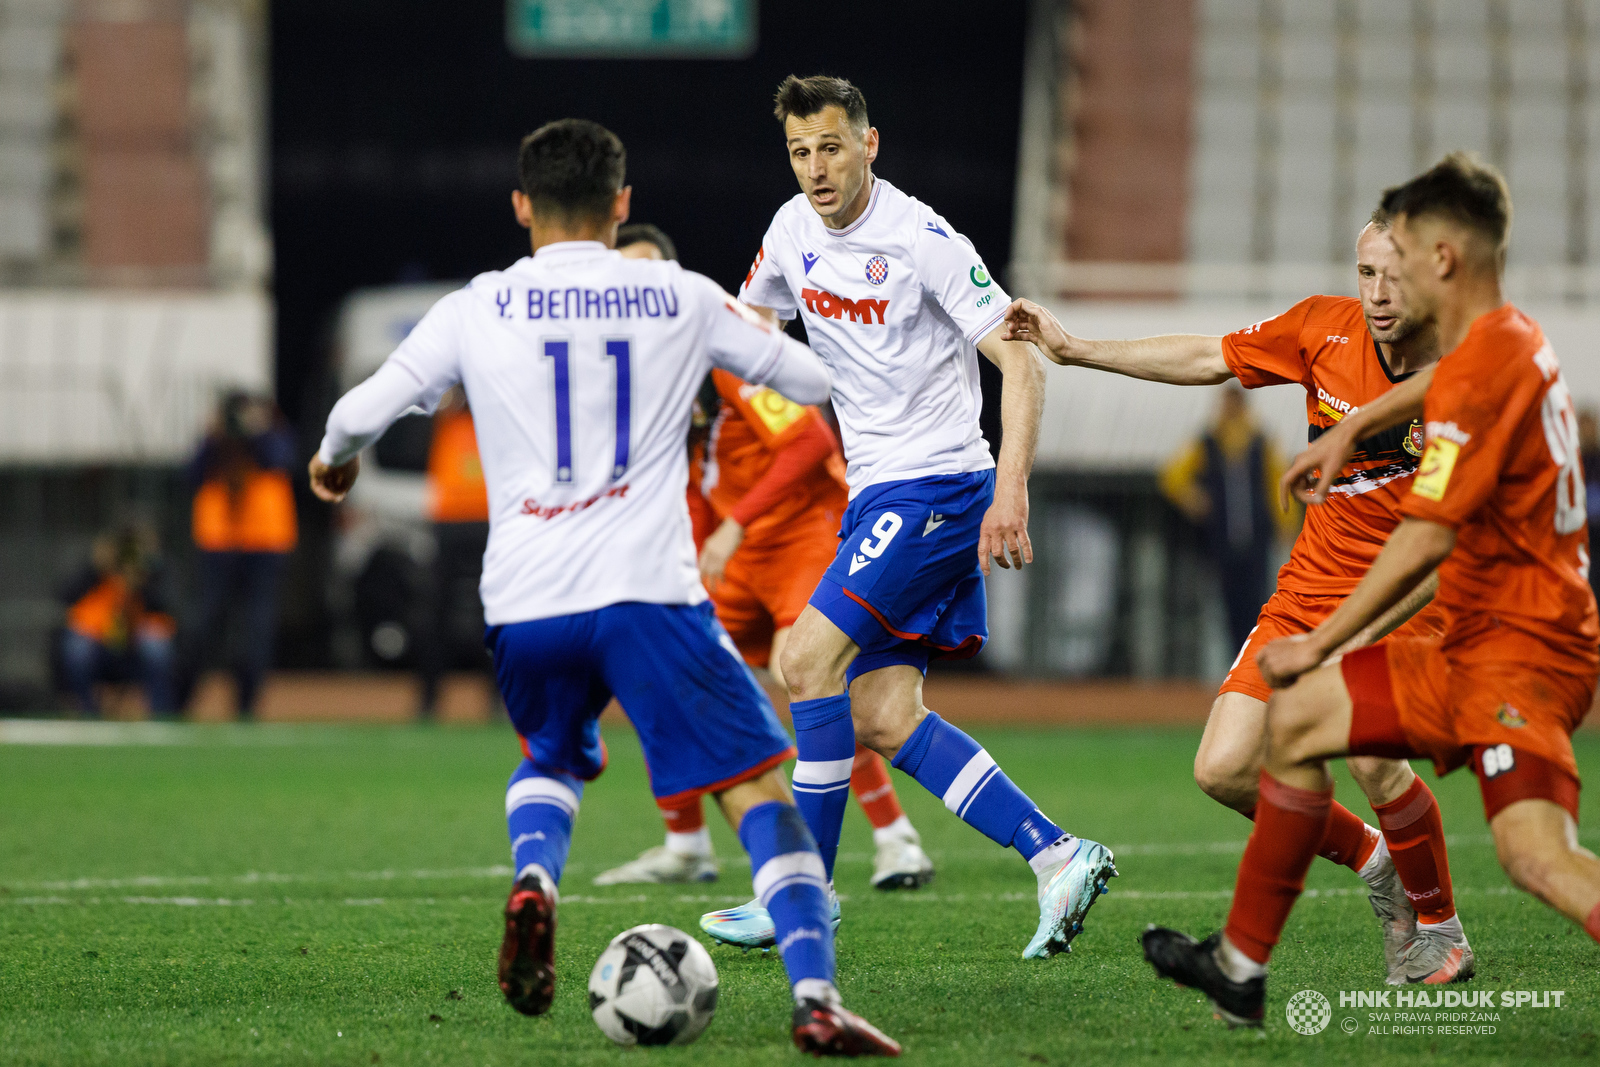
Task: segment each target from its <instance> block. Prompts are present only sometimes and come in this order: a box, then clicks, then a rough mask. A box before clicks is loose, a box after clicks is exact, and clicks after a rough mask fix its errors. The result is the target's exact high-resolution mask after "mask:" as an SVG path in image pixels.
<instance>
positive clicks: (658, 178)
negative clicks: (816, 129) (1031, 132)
mask: <svg viewBox="0 0 1600 1067" xmlns="http://www.w3.org/2000/svg"><path fill="white" fill-rule="evenodd" d="M1024 7H1025V5H1024V4H1023V3H1022V2H1021V0H1001V2H996V3H990V4H985V5H982V6H981V7H978V8H973V7H970V6H967V5H959V6H958V5H954V4H948V5H947V4H943V3H908V2H899V3H862V2H856V3H840V2H836V0H817V2H807V3H804V4H801V3H794V2H780V0H767V2H765V3H763V4H761V8H760V37H759V45H758V47H757V50H756V52H755V53H754V55H752V56H751V57H750V58H748V59H745V60H704V61H701V60H692V61H686V60H644V61H641V60H625V61H624V60H527V59H518V58H516V57H514V56H512V55H511V54H510V52H509V51H508V50H507V48H506V45H505V30H504V19H505V14H504V12H505V8H504V5H503V3H499V2H496V0H461V2H457V3H451V4H439V3H436V2H425V0H389V2H386V3H382V4H377V3H373V2H371V0H361V2H356V0H275V2H274V3H273V4H272V5H271V18H272V40H271V70H272V78H271V81H272V99H271V120H272V145H271V156H272V201H271V205H272V206H271V210H272V220H271V222H272V229H273V234H274V240H275V242H276V267H275V282H274V285H275V289H276V298H277V309H278V321H277V327H278V331H277V346H278V363H277V371H278V378H277V381H278V395H279V398H280V402H281V403H282V405H283V407H284V409H285V411H286V413H287V414H288V416H289V418H290V419H291V421H293V422H295V423H297V424H298V425H299V426H300V428H301V431H302V438H303V439H304V440H305V441H306V442H307V448H308V451H309V447H310V444H311V443H312V442H314V441H315V439H316V436H317V429H318V426H317V424H318V423H319V422H320V420H321V419H322V417H323V415H324V413H325V405H326V404H327V403H329V401H330V398H329V397H328V394H327V386H326V367H325V361H326V355H327V347H328V345H327V341H328V337H329V333H330V330H331V326H332V323H333V319H334V316H335V315H336V313H337V310H338V305H339V302H340V301H341V300H342V299H343V297H344V296H345V295H346V294H347V293H348V292H350V291H351V290H352V289H355V288H358V287H361V286H366V285H381V284H387V283H390V282H396V281H418V280H441V279H456V278H461V279H465V278H468V277H470V276H472V275H473V274H475V273H477V272H479V271H482V270H490V269H495V268H499V267H503V266H505V265H506V264H508V263H509V262H511V261H512V260H514V259H515V258H517V257H518V256H521V255H526V254H527V252H528V244H527V236H526V233H525V231H523V230H521V229H519V228H518V227H517V225H516V223H515V221H514V220H513V219H512V217H511V209H510V191H511V189H512V188H513V186H514V184H515V178H516V167H515V158H516V147H517V142H518V141H519V139H520V138H521V137H522V136H523V135H524V134H526V133H528V132H529V131H530V130H532V129H534V128H535V127H537V126H538V125H540V124H541V123H543V122H546V121H548V120H550V119H555V118H562V117H566V116H581V117H586V118H592V119H595V120H597V121H599V122H602V123H604V124H605V125H606V126H609V127H610V128H611V129H613V130H615V131H616V133H617V134H618V135H619V136H620V137H621V138H622V140H623V142H624V143H625V144H626V145H627V148H628V171H629V181H630V183H631V184H632V185H633V187H634V197H633V205H634V209H633V210H634V214H633V218H634V220H635V221H640V222H654V223H656V224H657V225H659V226H661V227H662V228H664V229H665V230H666V231H667V232H668V233H670V234H671V235H672V237H673V239H674V240H675V241H676V242H677V244H678V249H679V255H680V257H681V259H682V260H683V262H684V264H685V266H687V267H689V268H690V269H693V270H698V271H701V272H702V273H705V274H708V275H710V276H711V277H712V278H715V279H716V280H717V281H719V282H721V283H722V284H723V285H724V286H726V287H728V288H730V289H732V288H734V287H735V286H737V284H738V283H739V281H740V280H741V279H742V278H743V277H744V273H745V270H746V269H747V268H748V266H749V263H750V260H751V258H752V256H753V255H754V254H755V250H756V248H757V246H758V245H759V244H760V241H761V236H762V234H763V233H765V231H766V227H767V224H768V222H769V221H770V220H771V218H772V214H773V212H774V211H775V210H776V209H777V208H778V206H779V205H780V204H781V203H782V202H783V201H784V200H786V199H788V198H789V197H790V196H793V195H794V194H795V192H796V191H797V186H796V184H795V181H794V177H793V175H792V174H791V173H790V171H789V168H788V165H787V162H786V158H785V154H784V151H783V143H782V136H781V131H780V129H779V127H778V125H777V123H776V121H775V120H774V119H773V117H772V105H771V99H772V93H773V90H774V89H775V88H776V86H777V83H778V82H779V81H780V80H781V79H782V78H783V76H784V75H786V74H790V73H798V74H802V75H804V74H812V73H819V72H822V73H832V74H839V75H842V76H845V77H848V78H850V79H851V80H852V81H854V82H855V83H856V84H857V85H859V86H860V87H861V89H862V91H863V92H864V93H865V94H866V97H867V104H868V109H869V111H870V113H871V117H872V122H873V124H874V125H875V126H877V127H878V129H879V131H880V133H881V134H882V138H883V144H882V150H881V154H880V158H879V162H878V165H877V168H876V170H877V173H878V174H880V175H882V176H883V177H885V178H888V179H889V180H890V181H893V182H894V183H895V184H896V185H898V186H899V187H900V188H902V189H904V190H906V191H907V192H909V193H910V194H912V195H913V196H916V197H918V198H919V199H921V200H924V201H926V202H927V203H929V204H930V205H932V206H933V207H934V208H935V209H936V210H937V211H939V212H940V213H942V214H943V215H944V216H945V217H946V218H948V219H949V220H950V221H951V222H952V223H954V224H955V225H956V226H957V227H958V228H959V229H960V230H962V231H963V232H964V233H966V234H967V236H968V237H970V238H971V239H972V241H973V243H974V244H976V245H977V247H978V249H979V251H980V252H981V253H982V254H983V256H984V258H985V259H986V260H987V261H988V262H989V264H990V266H991V267H992V268H993V269H995V270H997V271H998V270H1001V269H1002V268H1003V266H1004V264H1005V263H1006V262H1007V261H1008V260H1009V258H1010V244H1011V222H1012V220H1011V212H1012V199H1013V192H1014V185H1015V172H1016V156H1017V123H1018V113H1019V104H1020V99H1021V84H1022V82H1021V61H1022V54H1023V24H1024ZM986 369H988V368H987V365H986ZM993 385H994V382H993V381H987V382H986V386H987V389H986V392H987V394H988V399H989V401H990V403H989V404H988V405H987V406H988V407H990V408H991V409H992V407H993V404H994V401H995V400H996V399H997V395H996V390H995V389H994V388H993ZM990 421H992V420H990ZM995 436H996V435H995V434H994V433H993V431H992V429H991V431H990V439H991V441H993V440H994V438H995ZM303 503H304V505H305V506H304V508H303V511H302V515H303V522H302V526H303V529H304V532H305V534H306V541H305V549H306V551H305V552H303V553H302V555H303V556H304V559H303V561H302V562H301V564H300V565H299V566H297V568H296V573H295V575H294V576H293V578H292V584H291V588H290V590H289V596H288V600H287V602H286V604H285V608H286V614H285V624H286V631H287V632H286V633H285V635H284V636H285V639H286V640H285V644H284V647H283V654H282V656H281V657H280V659H282V660H283V661H284V662H285V663H286V664H296V663H307V664H309V663H310V662H314V661H315V660H316V659H317V658H318V656H317V653H316V652H315V649H316V648H317V647H318V645H319V642H318V641H317V640H316V631H317V629H318V628H319V626H318V622H319V620H318V614H319V613H318V611H317V598H316V596H315V593H314V590H315V588H316V584H317V583H316V582H315V576H316V574H317V572H318V569H319V566H320V562H319V560H320V559H321V558H322V553H321V551H319V548H318V545H319V544H320V543H321V542H322V541H323V537H322V536H321V535H322V533H323V532H324V530H323V528H324V527H325V524H326V509H324V508H321V507H320V506H318V505H316V504H315V503H314V502H312V501H310V500H309V499H307V500H305V501H304V502H303ZM320 644H325V642H320Z"/></svg>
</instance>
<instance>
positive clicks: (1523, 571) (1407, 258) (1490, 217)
mask: <svg viewBox="0 0 1600 1067" xmlns="http://www.w3.org/2000/svg"><path fill="white" fill-rule="evenodd" d="M1382 207H1383V211H1384V212H1385V213H1386V214H1388V215H1389V216H1390V217H1392V218H1393V220H1394V223H1393V226H1392V227H1391V231H1390V232H1391V236H1392V238H1393V241H1394V246H1395V252H1396V258H1397V260H1398V264H1399V267H1398V273H1399V278H1400V286H1401V291H1402V293H1404V295H1405V299H1406V300H1407V301H1408V303H1409V304H1410V305H1411V307H1412V309H1413V311H1414V312H1415V313H1416V314H1417V315H1419V316H1420V317H1422V319H1423V320H1424V321H1425V322H1427V323H1429V324H1430V325H1432V326H1434V327H1435V328H1436V329H1437V330H1438V333H1439V346H1440V348H1441V349H1443V350H1445V351H1446V352H1448V353H1449V354H1448V355H1447V356H1446V357H1444V358H1443V359H1442V360H1440V362H1439V363H1438V365H1437V366H1436V367H1435V368H1433V370H1432V373H1431V374H1425V375H1418V376H1417V377H1416V378H1414V379H1412V380H1411V381H1409V382H1406V383H1404V384H1402V385H1400V386H1398V387H1397V388H1396V389H1394V390H1391V391H1390V392H1389V393H1387V394H1386V395H1385V396H1384V397H1382V398H1380V399H1379V400H1377V401H1375V402H1374V403H1372V404H1370V405H1368V406H1367V407H1363V408H1362V409H1360V410H1359V411H1357V412H1354V413H1352V415H1351V416H1350V417H1349V418H1348V419H1347V420H1346V421H1345V422H1344V423H1341V424H1340V425H1339V426H1338V427H1336V428H1335V429H1334V430H1332V431H1330V432H1329V433H1328V434H1325V435H1323V437H1322V439H1320V440H1318V441H1317V442H1315V443H1314V445H1313V447H1312V449H1311V450H1310V453H1309V454H1308V455H1306V456H1302V457H1301V459H1300V460H1298V461H1297V462H1296V463H1295V464H1294V465H1293V466H1292V467H1291V468H1290V472H1289V478H1297V477H1301V476H1304V475H1305V474H1307V473H1308V472H1309V471H1311V470H1312V469H1313V467H1320V468H1321V469H1322V471H1323V474H1322V477H1321V479H1320V481H1321V482H1322V483H1324V484H1323V486H1322V488H1320V489H1319V492H1318V494H1317V495H1315V496H1313V498H1312V499H1313V500H1314V499H1317V498H1318V497H1319V496H1320V495H1321V494H1323V493H1325V489H1326V483H1328V482H1331V481H1332V480H1333V479H1332V476H1333V474H1334V472H1335V471H1337V470H1338V469H1339V468H1340V467H1342V466H1343V464H1344V461H1345V460H1346V459H1347V458H1348V457H1349V455H1350V453H1351V451H1352V448H1351V445H1352V443H1353V442H1355V441H1357V440H1364V439H1366V438H1368V437H1370V436H1371V435H1372V434H1373V433H1376V432H1381V431H1383V430H1385V429H1388V428H1389V427H1391V426H1400V425H1404V424H1405V423H1406V422H1408V421H1409V420H1411V419H1415V418H1418V417H1421V418H1423V419H1424V421H1425V425H1426V427H1427V448H1426V451H1425V452H1424V454H1423V458H1422V465H1421V468H1420V470H1419V471H1418V473H1417V476H1416V477H1415V478H1414V479H1413V481H1412V483H1411V491H1410V493H1409V494H1408V495H1407V496H1406V498H1405V501H1404V502H1403V503H1402V504H1401V507H1400V512H1401V515H1402V520H1401V522H1400V525H1399V526H1397V527H1396V528H1395V531H1394V533H1392V534H1391V535H1390V536H1389V539H1388V542H1387V543H1386V544H1385V545H1384V547H1383V551H1382V552H1380V553H1379V554H1378V558H1377V559H1376V560H1374V561H1373V564H1372V567H1371V568H1370V569H1369V570H1368V571H1367V574H1366V577H1364V578H1363V579H1362V580H1361V583H1360V584H1359V585H1358V586H1357V587H1356V589H1355V591H1354V592H1352V593H1351V594H1350V596H1349V597H1348V598H1347V599H1346V600H1345V602H1344V603H1343V604H1342V605H1341V606H1340V607H1339V608H1338V610H1336V611H1335V612H1334V613H1333V614H1332V615H1330V616H1328V618H1327V619H1325V620H1324V621H1323V622H1322V623H1321V624H1320V625H1319V626H1317V628H1316V629H1314V630H1313V631H1311V633H1309V634H1302V635H1299V636H1294V637H1284V638H1280V639H1278V640H1276V641H1274V642H1272V643H1271V644H1269V645H1268V646H1267V647H1266V648H1265V649H1263V650H1262V652H1261V654H1260V656H1259V665H1260V668H1261V674H1262V677H1264V678H1265V679H1266V680H1267V682H1268V683H1269V684H1271V685H1272V686H1274V687H1275V688H1278V689H1279V691H1278V692H1277V693H1275V694H1274V696H1273V698H1272V703H1271V705H1270V706H1269V708H1268V713H1267V731H1268V736H1269V744H1268V748H1267V755H1266V759H1265V764H1264V767H1263V769H1262V772H1261V785H1260V791H1261V803H1260V806H1259V807H1258V808H1257V809H1256V825H1255V831H1254V832H1253V833H1252V834H1251V835H1250V843H1249V845H1248V846H1247V847H1246V848H1245V854H1244V859H1243V860H1242V861H1241V862H1240V864H1239V876H1238V884H1237V886H1236V888H1235V890H1234V895H1233V906H1232V908H1231V910H1230V911H1229V914H1228V922H1227V926H1226V927H1225V928H1224V929H1223V930H1222V931H1220V932H1218V933H1216V934H1213V935H1212V936H1211V937H1210V938H1208V939H1206V940H1205V941H1203V942H1196V941H1195V940H1194V939H1193V938H1191V937H1188V936H1187V935H1185V934H1181V933H1179V932H1177V931H1175V930H1166V929H1158V928H1155V927H1152V928H1151V929H1149V930H1148V931H1146V933H1145V935H1144V950H1145V958H1146V959H1148V960H1149V961H1150V962H1151V963H1152V964H1153V965H1154V966H1155V969H1156V972H1157V973H1158V974H1160V975H1163V976H1165V977H1168V978H1172V979H1174V980H1175V981H1177V982H1178V983H1179V984H1181V985H1186V986H1191V987H1193V988H1195V989H1198V990H1200V991H1201V992H1203V993H1205V994H1206V995H1207V996H1209V997H1210V998H1211V1002H1212V1004H1213V1005H1214V1006H1215V1008H1216V1010H1217V1013H1218V1014H1219V1015H1220V1016H1221V1017H1222V1018H1223V1019H1224V1020H1226V1021H1227V1022H1228V1023H1230V1024H1232V1025H1249V1026H1259V1025H1261V1020H1262V1015H1263V1007H1264V1002H1265V997H1266V967H1267V960H1268V958H1269V957H1270V956H1271V954H1272V950H1273V947H1274V946H1275V945H1276V944H1277V942H1278V939H1279V937H1280V936H1281V934H1282V931H1283V926H1284V923H1285V922H1286V921H1287V920H1288V917H1289V911H1290V909H1291V908H1292V907H1293V906H1294V902H1295V900H1296V898H1297V897H1298V896H1299V895H1300V892H1301V889H1302V888H1303V886H1304V884H1305V874H1306V869H1307V868H1308V867H1309V866H1310V864H1311V860H1312V858H1313V857H1314V855H1315V852H1316V848H1317V842H1318V841H1320V840H1321V839H1322V837H1323V835H1324V834H1325V833H1326V829H1327V823H1328V819H1329V811H1330V808H1331V805H1332V801H1333V786H1332V783H1331V781H1330V780H1329V778H1328V774H1327V769H1326V766H1325V764H1326V761H1327V760H1329V759H1333V758H1337V757H1340V756H1345V755H1349V754H1365V755H1381V756H1389V757H1402V758H1403V757H1414V756H1429V757H1432V759H1433V761H1434V766H1435V767H1436V768H1437V769H1438V770H1439V771H1440V772H1441V773H1444V772H1448V771H1450V770H1453V769H1455V768H1457V767H1461V766H1467V765H1470V766H1471V767H1472V769H1473V771H1474V773H1476V774H1477V776H1478V783H1479V787H1480V789H1481V790H1482V793H1483V802H1484V813H1485V815H1486V816H1487V818H1488V820H1489V829H1490V831H1491V832H1492V833H1493V835H1494V840H1495V848H1496V851H1497V853H1498V855H1499V858H1500V862H1501V865H1502V866H1503V867H1504V868H1505V870H1506V873H1507V874H1509V875H1510V876H1511V879H1512V881H1514V882H1516V883H1517V884H1518V885H1521V886H1523V887H1524V888H1526V889H1528V890H1529V891H1530V892H1532V893H1533V894H1534V895H1536V896H1538V897H1539V898H1540V899H1541V900H1543V901H1545V902H1546V903H1548V904H1550V905H1551V906H1552V907H1554V908H1555V909H1556V910H1558V911H1560V912H1561V913H1562V914H1563V915H1566V916H1567V917H1568V918H1570V919H1572V920H1574V921H1575V922H1578V923H1581V924H1583V926H1584V929H1585V930H1586V931H1587V932H1588V933H1589V935H1590V936H1591V937H1593V938H1595V939H1596V940H1600V860H1596V858H1595V856H1594V854H1593V853H1591V852H1589V851H1588V850H1587V849H1584V848H1582V847H1580V846H1579V845H1578V844H1577V840H1578V835H1577V814H1578V769H1577V763H1576V761H1575V759H1574V758H1573V754H1572V738H1571V735H1572V731H1573V730H1574V729H1576V728H1577V726H1578V724H1579V723H1580V722H1581V721H1582V719H1583V717H1584V715H1585V714H1587V713H1588V710H1589V706H1590V702H1591V701H1592V700H1593V697H1594V689H1595V679H1596V675H1597V673H1600V620H1597V616H1596V611H1595V599H1594V594H1593V593H1592V592H1591V591H1590V589H1589V583H1588V580H1587V572H1588V567H1589V560H1588V550H1587V545H1588V534H1587V529H1586V526H1587V523H1586V512H1585V506H1584V495H1585V488H1584V481H1583V472H1582V470H1581V468H1580V465H1579V460H1578V447H1579V442H1578V425H1577V417H1576V415H1575V414H1574V412H1573V409H1572V400H1571V397H1570V396H1569V395H1568V393H1567V387H1566V383H1565V382H1564V381H1563V379H1562V377H1561V365H1560V363H1559V362H1558V361H1557V359H1556V355H1555V352H1554V351H1553V350H1552V349H1551V347H1550V344H1549V342H1548V341H1546V340H1545V338H1544V334H1543V333H1542V332H1541V331H1540V329H1539V325H1538V324H1537V323H1536V322H1534V321H1533V320H1532V319H1530V318H1528V317H1527V316H1526V315H1524V314H1523V313H1522V312H1520V311H1518V310H1517V309H1516V308H1515V307H1513V306H1511V305H1510V304H1508V303H1507V302H1506V300H1505V297H1504V296H1503V295H1502V293H1501V287H1500V277H1501V273H1502V271H1503V270H1504V267H1505V246H1506V236H1507V231H1508V229H1509V226H1510V220H1511V201H1510V197H1509V195H1508V194H1507V192H1506V187H1505V181H1504V179H1502V178H1501V177H1500V175H1499V174H1498V173H1496V172H1495V171H1493V170H1492V169H1490V168H1488V167H1485V166H1483V165H1482V164H1480V163H1477V162H1476V161H1475V160H1473V159H1472V158H1471V157H1469V156H1466V155H1465V154H1462V153H1456V154H1453V155H1450V156H1447V157H1446V158H1445V159H1444V161H1443V162H1441V163H1440V164H1439V165H1438V166H1436V167H1434V168H1433V169H1432V170H1430V171H1427V172H1426V173H1424V174H1422V175H1419V176H1418V177H1416V178H1413V179H1412V180H1411V181H1409V182H1407V183H1405V184H1404V185H1400V186H1396V187H1394V188H1392V189H1390V190H1388V191H1387V192H1386V193H1384V196H1383V205H1382ZM1435 568H1438V571H1439V593H1438V601H1439V603H1440V604H1441V605H1442V606H1443V607H1444V608H1445V609H1446V611H1447V614H1448V623H1447V626H1446V631H1445V635H1444V637H1443V639H1442V640H1441V639H1438V638H1424V637H1413V638H1403V639H1397V640H1391V641H1387V642H1384V643H1383V644H1380V645H1376V646H1372V647H1369V648H1363V649H1360V650H1357V651H1355V652H1350V653H1347V654H1346V655H1344V657H1343V658H1342V659H1339V660H1338V661H1337V662H1334V663H1331V664H1328V665H1326V666H1324V665H1323V664H1324V661H1325V660H1327V658H1328V657H1329V656H1330V655H1331V654H1333V653H1334V652H1335V650H1336V649H1338V648H1340V647H1341V646H1342V645H1343V644H1344V643H1345V642H1346V641H1348V640H1349V639H1350V638H1351V637H1352V636H1354V635H1355V634H1357V633H1358V632H1359V631H1360V630H1361V629H1362V628H1363V627H1365V626H1367V625H1370V624H1371V622H1372V621H1373V620H1374V619H1377V618H1378V617H1379V616H1381V615H1382V614H1383V613H1384V612H1385V611H1387V610H1389V609H1390V608H1391V607H1392V606H1393V605H1395V604H1396V603H1398V602H1399V601H1400V600H1401V599H1402V598H1404V597H1405V596H1406V594H1407V593H1408V592H1409V591H1411V590H1412V589H1413V588H1415V587H1416V585H1417V583H1418V582H1420V581H1422V580H1423V579H1424V578H1425V577H1426V576H1427V575H1428V574H1430V573H1432V572H1433V570H1434V569H1435ZM1463 955H1464V953H1463ZM1457 977H1462V975H1458V976H1457ZM1434 980H1435V981H1438V982H1443V981H1449V980H1450V978H1449V977H1448V976H1447V975H1444V974H1441V975H1439V976H1437V977H1436V978H1435V979H1434Z"/></svg>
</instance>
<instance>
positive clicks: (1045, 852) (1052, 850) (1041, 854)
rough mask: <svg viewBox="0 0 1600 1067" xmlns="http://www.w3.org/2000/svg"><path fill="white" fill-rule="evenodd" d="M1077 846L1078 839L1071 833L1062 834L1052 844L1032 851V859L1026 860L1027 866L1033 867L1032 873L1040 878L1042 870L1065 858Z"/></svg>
mask: <svg viewBox="0 0 1600 1067" xmlns="http://www.w3.org/2000/svg"><path fill="white" fill-rule="evenodd" d="M1077 847H1078V839H1077V838H1076V837H1073V836H1072V835H1071V834H1062V835H1061V840H1059V841H1057V842H1056V843H1055V844H1053V845H1046V846H1045V847H1044V848H1042V849H1040V850H1039V851H1038V852H1036V853H1034V857H1033V859H1031V860H1029V861H1028V866H1029V867H1032V868H1033V873H1034V874H1036V875H1038V876H1039V877H1040V878H1043V877H1044V872H1045V871H1047V870H1049V869H1050V868H1051V867H1054V866H1055V865H1056V864H1058V863H1060V862H1061V861H1062V860H1064V859H1067V858H1068V857H1069V856H1071V855H1072V853H1073V852H1074V851H1075V850H1076V849H1077Z"/></svg>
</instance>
